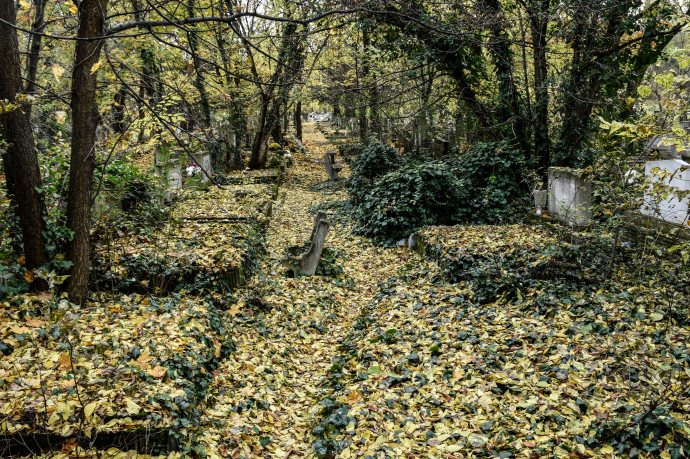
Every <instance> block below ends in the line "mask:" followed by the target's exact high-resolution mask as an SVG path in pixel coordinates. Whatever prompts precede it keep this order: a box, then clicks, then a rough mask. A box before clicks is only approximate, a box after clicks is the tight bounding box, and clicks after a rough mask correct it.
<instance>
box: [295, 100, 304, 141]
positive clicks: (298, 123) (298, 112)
mask: <svg viewBox="0 0 690 459" xmlns="http://www.w3.org/2000/svg"><path fill="white" fill-rule="evenodd" d="M295 137H297V138H298V139H299V141H300V142H301V141H302V102H301V101H297V103H296V104H295Z"/></svg>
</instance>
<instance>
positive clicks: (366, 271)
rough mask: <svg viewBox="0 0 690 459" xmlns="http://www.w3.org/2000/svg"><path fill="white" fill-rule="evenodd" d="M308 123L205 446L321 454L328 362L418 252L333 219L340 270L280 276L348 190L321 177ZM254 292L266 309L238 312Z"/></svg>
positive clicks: (317, 145)
mask: <svg viewBox="0 0 690 459" xmlns="http://www.w3.org/2000/svg"><path fill="white" fill-rule="evenodd" d="M307 126H308V128H307V130H306V132H305V146H306V148H307V152H306V153H305V154H296V155H295V156H294V161H295V164H294V166H293V167H292V168H290V169H289V172H288V179H287V181H286V183H285V184H284V186H283V187H282V188H281V191H285V193H286V195H285V200H284V202H283V203H282V204H279V205H278V206H276V208H275V211H274V216H273V221H272V222H271V226H270V229H269V231H268V235H267V240H266V245H267V253H268V255H267V257H265V259H264V261H263V267H262V272H263V273H264V276H265V277H264V278H261V277H260V278H258V279H255V281H254V282H255V285H254V286H251V285H250V286H249V288H248V289H247V293H246V295H245V296H244V297H243V298H242V299H241V300H240V303H239V304H238V306H237V307H236V308H234V309H233V310H231V313H232V314H234V319H236V322H237V325H236V327H235V328H236V331H235V335H234V340H235V342H236V345H237V350H236V352H235V353H234V354H233V355H232V356H231V357H230V358H229V359H228V360H226V361H225V362H224V363H223V364H222V365H221V367H220V368H219V370H218V371H217V373H216V378H215V380H214V383H213V387H212V389H211V393H212V394H213V399H214V401H215V405H214V406H213V407H212V408H209V409H207V411H206V416H205V419H204V425H205V430H204V434H203V439H202V442H203V443H204V444H205V446H206V448H207V450H208V451H209V452H214V453H216V454H218V455H219V456H221V457H240V456H244V457H245V458H250V457H276V458H287V457H290V456H291V455H293V454H294V455H295V456H303V457H315V453H314V451H313V449H312V442H313V441H314V438H313V437H312V436H311V435H310V433H311V431H312V429H313V428H314V427H315V426H316V425H317V423H318V421H319V412H320V411H321V409H322V408H323V406H322V405H319V402H320V401H322V400H323V399H324V398H325V397H327V396H329V395H331V394H332V393H333V388H332V387H331V385H330V384H329V377H331V376H334V373H337V371H336V368H337V367H335V368H334V369H333V371H331V368H332V367H333V365H334V361H335V360H336V358H337V357H338V356H339V355H340V354H342V353H343V352H342V351H341V350H339V348H340V347H341V345H342V344H343V342H344V340H345V338H346V336H347V335H348V333H349V332H350V331H351V328H352V323H353V321H355V320H356V319H357V317H358V316H359V315H360V311H361V309H362V307H364V306H365V305H368V304H370V303H371V302H372V300H373V297H374V295H375V294H376V292H377V291H378V286H379V285H380V284H381V282H383V281H384V280H386V279H388V278H390V277H391V276H394V275H396V274H397V273H398V271H399V268H400V267H401V266H404V265H405V264H406V263H408V261H409V260H410V259H411V258H412V257H416V255H414V254H412V253H411V252H409V251H407V250H403V249H383V248H380V247H375V246H374V245H372V244H371V243H370V242H369V241H368V240H367V239H364V238H359V237H356V236H353V235H352V233H351V231H350V228H349V227H348V226H347V225H346V224H345V223H342V222H334V221H331V227H330V231H329V234H328V237H327V239H326V248H328V249H329V250H330V251H331V253H333V254H335V262H336V265H337V266H338V267H340V268H341V269H342V271H343V273H342V275H340V276H339V277H338V278H334V277H321V276H314V277H301V278H296V279H290V278H287V277H285V276H284V274H283V272H284V269H283V268H281V267H280V264H279V260H280V258H281V257H282V256H283V251H284V249H285V247H286V246H288V245H294V244H302V243H303V242H304V241H305V240H306V239H307V238H308V237H309V233H310V231H311V227H312V225H313V221H314V213H315V208H316V207H317V206H322V207H323V206H325V205H326V206H327V205H328V204H329V203H334V202H337V201H342V200H344V199H346V192H345V191H344V190H342V189H339V190H335V191H332V190H331V191H329V189H330V188H331V187H328V186H325V183H324V181H325V179H326V178H327V175H326V172H325V170H324V167H323V155H324V153H325V151H326V150H327V149H328V148H332V147H330V146H329V145H328V144H327V143H326V142H324V140H325V139H324V137H323V135H322V134H321V133H319V132H318V131H316V129H315V127H313V126H311V129H309V125H307ZM324 188H325V190H324ZM319 190H320V191H319ZM343 279H346V281H343ZM262 282H263V284H262V285H263V286H262V287H259V284H260V283H262ZM253 295H254V296H253ZM258 297H261V298H262V300H263V301H265V302H266V309H267V310H266V311H264V312H261V313H257V315H256V316H247V315H244V314H242V313H241V312H242V311H249V309H247V308H246V306H247V302H251V301H252V300H254V299H255V298H258ZM252 306H253V308H254V310H256V306H257V305H256V304H253V305H252Z"/></svg>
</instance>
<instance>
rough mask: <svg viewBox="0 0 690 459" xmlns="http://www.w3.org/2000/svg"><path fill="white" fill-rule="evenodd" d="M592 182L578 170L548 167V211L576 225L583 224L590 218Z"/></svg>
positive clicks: (563, 220)
mask: <svg viewBox="0 0 690 459" xmlns="http://www.w3.org/2000/svg"><path fill="white" fill-rule="evenodd" d="M591 208H592V182H591V181H590V180H587V179H586V178H585V177H583V174H582V172H581V171H580V170H577V169H571V168H567V167H550V168H549V213H550V214H551V215H553V216H554V217H556V218H557V219H559V220H561V221H562V222H564V223H568V224H571V225H576V226H585V225H587V224H588V223H589V221H590V220H591V218H592V210H591Z"/></svg>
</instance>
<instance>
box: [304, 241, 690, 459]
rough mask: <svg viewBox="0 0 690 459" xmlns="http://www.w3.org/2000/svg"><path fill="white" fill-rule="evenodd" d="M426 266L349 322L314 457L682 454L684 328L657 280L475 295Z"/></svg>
mask: <svg viewBox="0 0 690 459" xmlns="http://www.w3.org/2000/svg"><path fill="white" fill-rule="evenodd" d="M482 230H484V232H485V233H486V232H487V228H482ZM527 230H528V228H525V231H523V232H522V234H516V232H515V230H513V234H512V236H520V237H522V239H519V240H517V241H516V245H519V246H523V247H524V246H525V245H527V244H529V239H527V238H526V236H527V234H528V231H527ZM455 234H456V235H459V236H460V237H458V238H456V239H455V244H454V247H456V248H460V247H463V246H464V245H469V246H471V245H472V240H471V239H472V238H471V236H472V234H471V233H467V234H461V231H460V230H458V231H457V232H456V233H455ZM429 237H430V236H429V235H427V241H428V238H429ZM444 237H445V239H444ZM498 237H499V235H498V234H496V233H494V234H492V235H491V239H498ZM545 237H547V236H540V237H538V239H540V240H541V241H542V242H544V238H545ZM475 238H476V236H475ZM441 239H444V240H445V241H446V250H445V252H446V253H447V252H448V251H449V250H450V248H449V247H448V245H449V244H448V242H449V241H450V236H449V235H446V234H445V233H442V234H441V233H439V234H438V235H437V237H436V239H435V241H436V242H438V241H439V240H441ZM486 242H489V241H484V240H482V241H481V242H480V243H479V244H477V246H481V245H484V244H485V243H486ZM485 249H486V251H491V245H490V244H486V247H485ZM503 249H507V251H508V252H510V250H511V249H510V247H507V248H506V247H503ZM499 250H500V249H499ZM514 250H517V251H518V252H519V251H520V248H515V249H514ZM477 252H478V247H475V252H474V253H475V254H477ZM478 258H479V259H478V260H476V261H477V262H480V261H481V257H478ZM525 264H529V256H527V257H525ZM507 269H509V267H507ZM438 274H439V273H438V271H437V270H436V269H435V268H434V267H433V266H431V267H429V266H426V265H424V264H420V265H418V266H413V267H411V268H410V269H409V270H407V271H406V272H404V273H403V274H402V275H401V276H400V277H398V278H393V279H391V280H389V281H388V282H385V283H384V284H382V285H381V286H380V289H379V291H378V294H377V295H376V297H375V298H374V300H373V301H372V303H371V304H369V305H367V306H365V308H364V309H363V313H362V315H361V316H360V317H359V318H358V319H357V320H356V321H355V322H353V324H352V330H351V332H350V333H349V335H348V336H347V338H346V339H345V340H344V341H343V344H342V346H341V347H340V348H339V350H340V351H341V352H342V355H341V356H340V357H339V358H338V359H337V360H336V359H334V362H335V363H334V365H333V367H332V376H333V380H332V381H331V383H330V384H331V385H332V387H333V388H334V391H333V393H332V395H330V396H329V397H328V398H327V399H324V403H323V404H322V410H321V413H320V417H319V418H318V419H317V420H316V421H315V428H314V429H313V430H312V432H311V434H312V439H313V443H312V448H313V450H314V452H315V453H316V454H317V456H318V457H333V456H335V457H366V456H367V455H369V456H371V457H379V456H381V457H383V455H388V456H389V457H403V456H404V455H419V456H421V457H427V456H428V457H445V456H446V455H448V457H450V456H451V455H453V454H455V453H458V452H461V451H462V452H473V453H474V454H476V455H477V456H482V457H484V456H486V457H515V456H517V457H523V456H524V457H528V456H529V457H537V456H540V457H544V456H549V457H551V456H554V457H567V456H573V457H598V456H602V457H603V456H605V455H610V454H613V452H614V451H616V452H618V453H619V454H620V455H621V456H626V457H627V456H631V457H633V456H635V455H637V454H640V457H682V454H683V453H682V452H683V451H684V450H685V448H686V447H687V445H688V444H689V443H688V440H689V439H688V436H687V434H686V432H687V430H686V429H687V428H688V423H689V422H690V415H688V412H687V410H686V409H685V407H686V406H687V397H686V395H685V394H684V393H683V392H682V388H687V387H688V386H687V385H688V383H690V379H689V378H688V373H687V372H688V367H689V364H688V347H687V338H688V334H689V332H688V330H687V327H685V326H683V325H682V324H679V323H677V322H673V321H667V320H666V319H664V316H663V314H661V313H659V311H660V310H661V309H663V307H661V304H663V302H664V299H663V298H660V297H659V291H658V290H657V288H663V287H661V283H663V279H662V280H661V281H660V282H659V283H656V284H655V285H654V286H645V287H642V286H639V285H636V283H635V282H634V274H633V275H628V273H621V275H620V277H617V278H616V279H615V281H614V282H612V283H607V284H605V283H598V284H595V283H590V284H589V285H583V286H581V288H567V289H565V290H562V289H559V288H558V286H556V285H553V284H551V283H549V282H541V283H535V284H534V285H533V286H531V287H530V288H525V289H522V294H521V295H515V296H514V297H512V298H511V297H510V296H506V295H502V296H501V297H500V298H498V299H497V300H496V301H484V302H481V303H478V302H477V301H475V300H474V299H473V297H474V295H475V294H476V292H474V291H473V286H472V285H471V284H470V283H469V282H468V283H462V282H461V283H449V282H446V281H444V279H443V276H439V275H438ZM496 274H497V276H501V275H503V274H502V273H500V272H498V273H496ZM643 342H644V343H648V345H644V346H640V344H639V343H643ZM670 387H676V388H678V390H669V388H670ZM650 407H651V408H650ZM643 452H647V454H648V455H647V456H645V455H644V454H643ZM572 453H575V454H572Z"/></svg>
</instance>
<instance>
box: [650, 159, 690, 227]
mask: <svg viewBox="0 0 690 459" xmlns="http://www.w3.org/2000/svg"><path fill="white" fill-rule="evenodd" d="M645 177H646V178H647V180H648V181H649V182H651V183H650V185H649V187H648V188H647V190H646V191H645V196H644V204H643V205H642V209H640V210H641V213H642V214H644V215H648V216H650V217H654V218H658V219H660V220H663V221H665V222H668V223H673V224H684V223H686V222H687V221H688V207H689V205H690V164H688V163H686V162H685V161H683V160H680V159H669V160H664V161H650V162H648V163H647V164H646V165H645Z"/></svg>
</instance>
